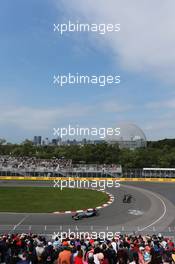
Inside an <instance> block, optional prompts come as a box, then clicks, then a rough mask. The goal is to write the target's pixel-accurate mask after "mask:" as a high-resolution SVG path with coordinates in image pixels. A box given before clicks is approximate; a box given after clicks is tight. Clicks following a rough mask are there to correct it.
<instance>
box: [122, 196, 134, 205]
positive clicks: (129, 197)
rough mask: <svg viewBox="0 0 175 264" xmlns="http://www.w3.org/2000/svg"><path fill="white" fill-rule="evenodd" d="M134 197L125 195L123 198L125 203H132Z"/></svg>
mask: <svg viewBox="0 0 175 264" xmlns="http://www.w3.org/2000/svg"><path fill="white" fill-rule="evenodd" d="M132 198H133V197H132V195H131V194H125V195H124V197H123V203H131V202H132Z"/></svg>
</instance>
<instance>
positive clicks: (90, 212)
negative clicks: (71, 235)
mask: <svg viewBox="0 0 175 264" xmlns="http://www.w3.org/2000/svg"><path fill="white" fill-rule="evenodd" d="M98 215H99V211H98V210H97V209H93V210H86V211H84V212H81V213H76V214H74V215H72V218H73V219H74V220H80V219H83V218H89V217H93V216H98Z"/></svg>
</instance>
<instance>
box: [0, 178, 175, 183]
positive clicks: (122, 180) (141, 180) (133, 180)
mask: <svg viewBox="0 0 175 264" xmlns="http://www.w3.org/2000/svg"><path fill="white" fill-rule="evenodd" d="M69 179H70V180H72V181H117V182H172V183H175V179H174V178H173V179H171V178H77V177H76V178H74V177H67V178H65V177H27V176H26V177H25V176H18V177H13V176H0V180H14V181H24V180H25V181H66V180H69Z"/></svg>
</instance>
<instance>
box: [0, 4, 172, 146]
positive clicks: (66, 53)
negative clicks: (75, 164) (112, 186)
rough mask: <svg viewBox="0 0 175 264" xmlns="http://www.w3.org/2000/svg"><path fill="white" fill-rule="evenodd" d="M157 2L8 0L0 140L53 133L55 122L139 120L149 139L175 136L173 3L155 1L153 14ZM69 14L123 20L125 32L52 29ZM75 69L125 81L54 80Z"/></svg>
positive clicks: (2, 12) (2, 23)
mask: <svg viewBox="0 0 175 264" xmlns="http://www.w3.org/2000/svg"><path fill="white" fill-rule="evenodd" d="M150 3H151V2H149V1H147V2H146V1H143V5H142V6H141V5H140V4H139V1H137V0H135V1H134V2H133V6H134V5H135V7H137V8H136V9H132V8H133V6H131V4H130V3H129V1H128V10H125V9H124V8H123V3H122V1H121V0H117V1H114V0H113V1H111V3H110V5H109V4H106V1H104V0H103V1H98V0H97V1H96V2H95V3H94V2H93V1H92V0H89V1H87V2H84V3H83V4H82V1H80V0H73V1H72V2H71V3H70V2H69V1H68V0H65V1H61V0H60V1H57V0H37V1H36V0H30V1H27V0H26V1H23V0H15V1H11V0H1V3H0V92H1V96H0V112H1V114H0V138H6V139H7V140H8V141H11V142H20V141H22V140H23V139H25V138H33V136H34V135H42V136H43V137H49V138H52V137H53V135H52V132H53V127H64V126H68V124H71V125H79V126H82V127H84V126H85V127H94V126H95V127H118V126H119V125H120V124H121V123H134V124H136V125H138V126H139V127H141V128H142V129H143V130H144V132H145V134H146V136H147V138H148V139H162V138H166V137H167V138H172V137H174V130H175V124H174V123H175V122H174V120H175V119H174V118H175V88H174V86H175V77H174V69H175V54H174V49H173V47H174V45H173V44H175V43H174V42H175V37H172V36H174V32H173V31H174V29H173V28H172V27H169V26H168V25H170V24H171V25H172V22H174V16H173V13H172V12H171V10H172V9H173V7H174V6H173V5H174V3H173V1H169V3H167V4H165V3H163V2H162V3H161V4H159V6H158V5H157V4H158V2H157V0H156V1H155V5H154V4H152V6H151V10H152V11H151V12H150V13H149V15H148V14H147V13H146V12H145V10H147V9H148V8H149V9H148V10H150ZM116 5H117V9H116V8H115V7H116ZM155 10H156V11H157V12H156V13H157V14H156V15H155V12H154V11H155ZM164 10H165V11H166V12H164ZM144 14H147V15H144ZM68 20H71V21H72V22H76V21H77V20H79V21H81V22H82V23H87V22H89V23H114V24H116V23H120V24H121V32H119V33H117V34H116V33H114V34H113V35H112V33H110V34H107V35H105V36H104V35H100V36H99V35H98V34H94V33H93V34H92V33H89V34H87V33H74V34H71V33H67V34H65V35H64V36H62V37H60V36H58V34H57V33H54V32H53V24H54V23H56V24H58V23H64V22H66V21H68ZM160 21H163V25H164V27H161V23H159V22H160ZM150 23H151V25H152V27H150ZM165 25H167V27H165ZM68 72H71V73H76V72H79V73H82V74H86V75H101V74H102V75H104V74H105V75H111V74H112V75H120V76H121V84H120V85H115V86H106V87H99V86H97V85H96V86H94V85H93V86H77V85H75V86H65V87H62V88H60V87H56V86H54V85H53V75H54V74H59V73H60V74H66V73H68Z"/></svg>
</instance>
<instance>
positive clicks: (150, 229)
mask: <svg viewBox="0 0 175 264" xmlns="http://www.w3.org/2000/svg"><path fill="white" fill-rule="evenodd" d="M36 185H37V186H43V187H44V186H50V187H53V182H36V181H35V182H32V181H31V182H29V181H18V182H16V181H0V186H36ZM174 190H175V184H172V183H140V182H139V183H121V187H120V188H108V189H106V191H108V192H109V193H111V194H113V196H114V197H115V199H114V202H113V203H112V204H111V205H110V206H108V207H106V208H103V209H101V210H100V215H99V216H97V217H93V218H88V219H83V220H79V221H75V220H72V218H71V215H70V214H59V215H57V214H29V213H23V214H19V213H0V233H2V232H3V233H4V232H8V233H9V232H13V233H14V232H25V233H26V232H35V233H40V234H49V235H52V234H58V233H59V232H63V231H64V232H68V231H69V232H70V231H71V232H104V231H105V232H124V233H130V232H142V233H159V232H161V233H166V234H168V233H169V234H171V235H174V234H175V195H174V193H175V192H174ZM125 193H130V194H132V196H133V197H134V199H133V201H132V202H131V203H130V204H124V203H123V202H122V199H123V195H124V194H125ZM26 212H27V208H26Z"/></svg>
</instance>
